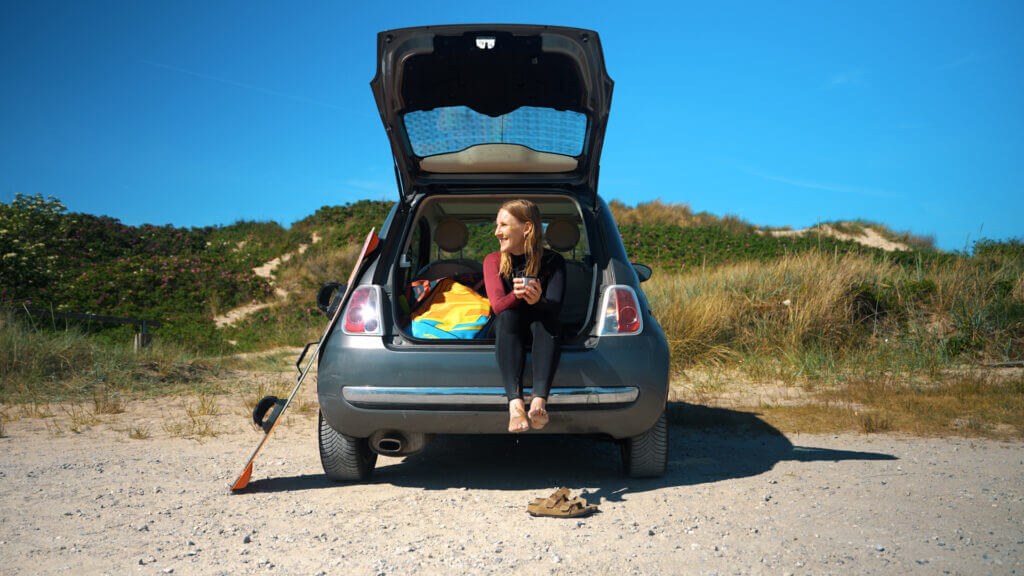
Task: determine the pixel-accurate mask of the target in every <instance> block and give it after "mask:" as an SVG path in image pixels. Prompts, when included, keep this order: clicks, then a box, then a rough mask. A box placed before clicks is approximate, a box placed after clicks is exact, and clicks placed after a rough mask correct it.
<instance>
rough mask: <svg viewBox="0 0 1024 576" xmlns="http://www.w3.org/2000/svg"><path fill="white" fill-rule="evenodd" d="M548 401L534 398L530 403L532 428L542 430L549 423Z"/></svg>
mask: <svg viewBox="0 0 1024 576" xmlns="http://www.w3.org/2000/svg"><path fill="white" fill-rule="evenodd" d="M547 403H548V402H547V400H545V399H544V398H539V397H538V398H534V399H533V400H531V401H530V427H531V428H533V429H534V430H540V429H541V428H543V427H544V426H546V425H547V423H548V411H547V408H546V407H547Z"/></svg>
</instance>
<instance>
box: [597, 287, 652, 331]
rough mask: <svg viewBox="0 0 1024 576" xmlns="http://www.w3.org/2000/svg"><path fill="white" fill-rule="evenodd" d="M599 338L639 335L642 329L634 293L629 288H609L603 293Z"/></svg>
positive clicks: (641, 320) (641, 319) (638, 306)
mask: <svg viewBox="0 0 1024 576" xmlns="http://www.w3.org/2000/svg"><path fill="white" fill-rule="evenodd" d="M601 309H602V310H603V311H604V315H603V318H602V321H601V330H600V332H599V334H600V335H601V336H626V335H633V334H639V333H640V332H642V331H643V329H644V324H643V318H642V317H641V315H640V305H639V303H638V300H637V297H636V292H634V291H633V289H632V288H630V287H629V286H621V285H618V286H609V287H608V288H607V289H606V290H605V293H604V305H603V306H602V307H601Z"/></svg>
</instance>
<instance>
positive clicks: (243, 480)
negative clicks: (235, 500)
mask: <svg viewBox="0 0 1024 576" xmlns="http://www.w3.org/2000/svg"><path fill="white" fill-rule="evenodd" d="M250 476H252V460H250V461H249V465H248V466H246V467H245V470H244V471H243V472H242V475H241V476H239V477H238V480H235V484H234V486H232V487H231V491H232V492H237V491H239V490H245V487H246V486H248V485H249V477H250Z"/></svg>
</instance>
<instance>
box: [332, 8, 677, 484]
mask: <svg viewBox="0 0 1024 576" xmlns="http://www.w3.org/2000/svg"><path fill="white" fill-rule="evenodd" d="M371 87H372V89H373V93H374V96H375V98H376V101H377V105H378V108H379V110H380V114H381V119H382V120H383V123H384V126H385V129H386V131H387V134H388V138H389V140H390V142H391V147H392V151H393V154H394V158H395V170H396V176H397V180H398V190H399V194H400V201H399V202H397V203H396V204H395V207H394V209H393V210H392V211H391V214H390V215H389V216H388V218H387V220H386V221H385V223H384V225H383V226H382V229H381V231H380V243H379V245H378V247H377V249H376V250H374V251H373V252H372V253H371V255H370V256H369V258H368V262H367V264H366V265H365V266H364V268H363V270H362V271H361V273H360V275H359V276H358V279H357V280H356V286H355V289H354V290H353V291H352V294H351V296H350V297H349V299H348V301H346V302H340V303H339V302H335V303H334V304H335V305H341V306H344V309H343V311H342V316H341V319H340V320H339V321H338V323H337V325H336V327H335V329H334V330H333V332H332V333H331V335H330V336H329V337H328V339H327V341H326V342H325V343H324V345H323V347H322V348H321V354H320V359H319V372H318V378H317V380H318V395H319V400H320V410H321V415H320V455H321V460H322V462H323V466H324V470H325V471H326V473H327V475H328V476H330V477H331V478H334V479H337V480H361V479H365V478H368V477H369V476H370V474H371V473H372V471H373V467H374V464H375V462H376V458H377V454H387V455H406V454H411V453H414V452H416V451H418V450H420V449H422V448H423V446H425V445H426V443H427V442H428V441H429V439H430V438H431V436H432V435H434V434H507V433H508V432H507V426H508V402H507V400H506V398H505V390H504V387H503V386H502V383H501V382H502V381H501V375H500V373H499V371H498V366H497V362H496V360H495V352H494V339H493V338H491V337H487V336H484V337H480V338H475V339H471V340H437V339H430V340H427V339H421V338H416V337H414V336H413V335H412V332H411V331H410V330H409V321H410V310H409V304H410V296H409V295H410V286H411V285H412V284H413V283H414V282H417V281H421V280H436V279H440V278H446V277H456V278H458V279H460V280H461V281H464V282H465V283H472V282H474V281H475V279H477V278H480V277H481V273H482V262H483V258H484V256H486V255H487V254H488V253H489V252H492V251H495V250H497V249H498V247H497V246H498V245H497V241H496V239H495V238H494V236H493V231H494V218H495V215H496V214H497V211H498V208H499V207H500V206H501V204H502V203H503V202H505V201H507V200H509V199H513V198H528V199H530V200H532V201H534V202H535V203H536V204H537V205H538V207H539V208H540V211H541V214H542V216H543V222H544V229H545V242H546V245H547V247H549V248H550V249H552V250H556V251H558V252H560V253H561V254H562V255H563V256H564V257H565V260H566V295H565V304H564V307H563V310H562V313H561V318H560V319H561V323H562V333H561V341H562V354H561V360H560V363H559V365H558V368H557V371H556V374H555V378H554V382H553V384H552V389H551V392H550V396H549V402H548V409H549V411H550V414H551V420H550V423H549V424H548V425H547V426H546V427H545V428H544V430H543V433H544V434H589V435H601V436H605V437H609V438H612V439H614V440H616V441H619V442H621V444H622V456H623V464H624V467H625V472H626V473H627V474H629V475H631V476H659V475H661V474H663V473H664V470H665V464H666V459H667V453H668V435H667V427H666V422H665V414H664V413H665V402H666V398H667V392H668V379H669V377H668V365H669V352H668V346H667V343H666V341H665V336H664V334H663V332H662V330H661V327H660V326H659V325H658V322H657V321H656V320H655V319H654V317H653V316H652V315H651V312H650V309H649V307H648V305H647V301H646V299H645V297H644V294H643V291H642V290H641V289H640V282H642V281H644V280H646V279H647V277H649V276H650V273H651V271H650V268H648V267H646V266H643V265H639V264H631V263H630V261H629V260H628V258H627V256H626V252H625V249H624V248H623V245H622V239H621V237H620V236H619V233H618V228H617V227H616V225H615V222H614V220H613V219H612V216H611V213H610V211H609V210H608V206H607V204H605V202H604V200H602V199H601V198H600V197H599V196H598V195H597V175H598V161H599V156H600V150H601V144H602V140H603V138H604V131H605V126H606V124H607V120H608V110H609V107H610V104H611V94H612V81H611V79H610V78H609V77H608V75H607V73H606V72H605V68H604V59H603V56H602V53H601V44H600V41H599V39H598V35H597V33H595V32H593V31H589V30H581V29H575V28H561V27H551V26H523V25H504V24H503V25H464V26H463V25H459V26H431V27H421V28H405V29H399V30H390V31H386V32H382V33H380V34H379V35H378V37H377V75H376V77H375V78H374V79H373V81H372V82H371ZM530 374H531V371H530V369H529V366H527V368H526V370H525V371H524V383H523V384H524V387H525V388H526V390H525V392H526V395H527V396H529V387H530V385H531V379H530ZM528 401H529V399H528V398H527V402H528Z"/></svg>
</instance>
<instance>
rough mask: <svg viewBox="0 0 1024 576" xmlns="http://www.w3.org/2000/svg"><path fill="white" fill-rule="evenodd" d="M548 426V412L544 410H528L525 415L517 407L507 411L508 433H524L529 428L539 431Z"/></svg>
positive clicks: (522, 410) (521, 409)
mask: <svg viewBox="0 0 1024 576" xmlns="http://www.w3.org/2000/svg"><path fill="white" fill-rule="evenodd" d="M547 424H548V411H547V410H545V409H544V408H530V413H529V414H527V413H526V410H525V409H524V408H520V407H519V406H518V405H517V406H515V407H514V408H511V409H510V410H509V416H508V431H509V432H512V433H514V434H517V433H519V432H526V431H527V430H529V429H530V428H533V429H534V430H540V429H541V428H543V427H545V426H547Z"/></svg>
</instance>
